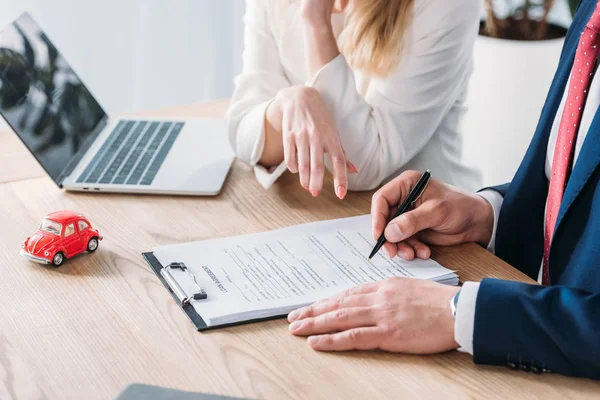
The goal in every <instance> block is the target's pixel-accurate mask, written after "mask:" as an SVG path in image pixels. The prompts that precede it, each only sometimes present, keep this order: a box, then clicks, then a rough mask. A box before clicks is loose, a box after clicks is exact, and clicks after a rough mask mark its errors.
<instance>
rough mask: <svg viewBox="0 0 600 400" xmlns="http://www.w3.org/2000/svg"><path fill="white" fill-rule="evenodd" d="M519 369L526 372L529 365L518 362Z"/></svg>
mask: <svg viewBox="0 0 600 400" xmlns="http://www.w3.org/2000/svg"><path fill="white" fill-rule="evenodd" d="M519 369H520V370H521V371H524V372H527V371H529V365H526V364H519Z"/></svg>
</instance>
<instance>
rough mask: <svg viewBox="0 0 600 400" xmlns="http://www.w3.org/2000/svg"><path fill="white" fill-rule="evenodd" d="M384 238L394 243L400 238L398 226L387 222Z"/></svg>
mask: <svg viewBox="0 0 600 400" xmlns="http://www.w3.org/2000/svg"><path fill="white" fill-rule="evenodd" d="M385 238H386V239H387V240H389V241H390V242H394V243H396V242H399V241H400V240H402V232H401V231H400V228H398V225H396V224H389V225H388V226H387V228H385Z"/></svg>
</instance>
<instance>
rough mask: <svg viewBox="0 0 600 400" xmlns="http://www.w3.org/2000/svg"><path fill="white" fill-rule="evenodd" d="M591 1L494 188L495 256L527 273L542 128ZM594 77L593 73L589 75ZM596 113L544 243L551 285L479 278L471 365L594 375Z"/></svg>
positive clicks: (599, 139)
mask: <svg viewBox="0 0 600 400" xmlns="http://www.w3.org/2000/svg"><path fill="white" fill-rule="evenodd" d="M595 6H596V0H582V1H581V4H580V6H579V10H578V12H577V13H576V15H575V18H574V21H573V24H572V26H571V28H570V29H569V32H568V34H567V37H566V40H565V44H564V47H563V50H562V54H561V58H560V63H559V66H558V70H557V72H556V75H555V77H554V80H553V82H552V86H551V87H550V91H549V93H548V97H547V100H546V103H545V105H544V108H543V110H542V114H541V117H540V121H539V124H538V126H537V129H536V132H535V135H534V137H533V139H532V141H531V144H530V146H529V149H528V150H527V153H526V154H525V157H524V159H523V161H522V163H521V166H520V167H519V169H518V171H517V173H516V175H515V177H514V178H513V180H512V182H511V183H509V184H506V185H503V186H499V187H496V188H495V190H497V191H498V192H500V193H501V194H502V195H503V196H504V202H503V204H502V209H501V211H500V216H499V219H498V228H497V233H496V255H498V256H499V257H500V258H502V259H503V260H505V261H507V262H508V263H510V264H511V265H513V266H515V267H516V268H518V269H519V270H521V271H523V272H524V273H525V274H527V275H529V276H530V277H531V278H533V279H537V276H538V272H539V269H540V266H541V260H542V253H543V242H544V236H543V227H544V218H545V215H544V214H545V213H544V210H545V204H546V198H547V194H548V181H547V179H546V176H545V172H544V166H545V160H546V150H547V145H548V138H549V135H550V130H551V127H552V124H553V122H554V117H555V115H556V112H557V109H558V107H559V104H560V101H561V98H562V95H563V92H564V91H565V86H566V84H567V80H568V78H569V75H570V71H571V67H572V65H573V59H574V56H575V50H576V48H577V44H578V41H579V37H580V35H581V32H583V30H584V28H585V25H586V23H587V21H588V20H589V18H590V16H591V13H592V12H593V11H594V8H595ZM596 79H600V76H598V77H597V78H596ZM599 163H600V111H598V110H596V113H595V117H594V119H593V122H592V124H591V126H590V128H589V131H588V133H587V136H586V138H585V141H584V144H583V147H582V149H581V152H580V155H579V157H578V159H577V162H576V163H575V166H574V168H573V171H572V174H571V177H570V178H569V181H568V184H567V188H566V191H565V194H564V198H563V201H562V205H561V209H560V212H559V216H558V220H557V225H556V228H555V232H554V237H553V242H552V245H551V249H550V260H549V273H550V282H551V286H549V287H543V286H539V285H528V284H524V283H517V282H510V281H501V280H495V279H485V280H483V281H482V283H481V286H480V289H479V294H478V296H477V302H476V307H475V329H474V332H473V350H474V359H475V362H476V363H485V364H505V365H509V366H511V367H514V366H515V365H517V366H521V367H522V368H523V369H525V370H527V369H530V370H533V371H538V370H542V369H547V370H551V371H555V372H559V373H562V374H565V375H572V376H580V377H588V378H594V379H600V184H599V180H600V168H599Z"/></svg>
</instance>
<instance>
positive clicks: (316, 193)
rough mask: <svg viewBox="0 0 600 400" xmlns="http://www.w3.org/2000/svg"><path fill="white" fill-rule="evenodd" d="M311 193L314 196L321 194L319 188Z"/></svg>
mask: <svg viewBox="0 0 600 400" xmlns="http://www.w3.org/2000/svg"><path fill="white" fill-rule="evenodd" d="M310 194H312V195H313V197H317V196H318V195H319V191H318V190H311V191H310Z"/></svg>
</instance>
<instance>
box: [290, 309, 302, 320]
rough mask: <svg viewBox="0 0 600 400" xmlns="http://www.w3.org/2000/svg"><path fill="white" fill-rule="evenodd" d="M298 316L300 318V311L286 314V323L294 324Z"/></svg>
mask: <svg viewBox="0 0 600 400" xmlns="http://www.w3.org/2000/svg"><path fill="white" fill-rule="evenodd" d="M299 316H300V310H294V311H292V312H291V313H289V314H288V321H289V322H294V321H295V320H297V319H298V317H299Z"/></svg>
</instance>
